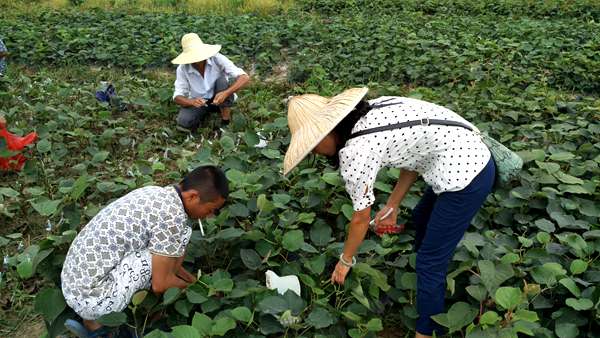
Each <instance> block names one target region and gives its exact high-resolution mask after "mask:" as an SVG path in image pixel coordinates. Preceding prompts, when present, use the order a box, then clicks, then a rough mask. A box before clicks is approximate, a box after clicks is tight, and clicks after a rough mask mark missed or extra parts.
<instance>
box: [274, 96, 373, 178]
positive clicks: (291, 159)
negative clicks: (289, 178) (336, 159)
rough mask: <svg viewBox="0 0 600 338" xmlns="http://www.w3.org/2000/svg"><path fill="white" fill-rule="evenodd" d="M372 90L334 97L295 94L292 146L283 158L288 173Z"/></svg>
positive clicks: (291, 115)
mask: <svg viewBox="0 0 600 338" xmlns="http://www.w3.org/2000/svg"><path fill="white" fill-rule="evenodd" d="M367 91H369V89H368V88H366V87H362V88H351V89H348V90H345V91H344V92H342V93H341V94H338V95H336V96H334V97H332V98H328V97H323V96H319V95H315V94H305V95H300V96H294V97H292V98H291V99H290V101H289V103H288V126H289V127H290V132H291V133H292V138H291V140H290V146H289V147H288V149H287V151H286V153H285V158H284V160H283V174H284V175H287V174H288V173H289V172H290V171H291V170H292V169H294V168H295V167H296V166H297V165H298V163H300V161H302V159H304V158H305V157H306V155H308V153H310V152H311V151H312V150H313V149H314V148H315V147H316V146H317V145H318V144H319V142H321V141H322V140H323V139H324V138H325V136H327V134H329V133H330V132H331V131H332V130H333V129H334V128H335V126H337V125H338V123H340V122H341V121H342V120H343V119H344V117H346V116H348V114H349V113H350V112H351V111H352V109H354V107H356V105H357V104H358V103H359V102H360V100H362V98H363V97H364V96H365V95H366V94H367Z"/></svg>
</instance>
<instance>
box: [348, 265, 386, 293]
mask: <svg viewBox="0 0 600 338" xmlns="http://www.w3.org/2000/svg"><path fill="white" fill-rule="evenodd" d="M352 271H354V272H355V273H357V274H359V275H363V274H364V275H367V276H369V277H371V281H372V283H374V284H375V285H377V287H378V288H380V289H381V290H383V291H388V290H389V289H390V285H389V284H388V283H387V275H386V274H384V273H383V272H381V271H379V270H377V269H375V268H373V267H372V266H370V265H369V264H366V263H358V264H356V265H355V266H354V267H353V268H352Z"/></svg>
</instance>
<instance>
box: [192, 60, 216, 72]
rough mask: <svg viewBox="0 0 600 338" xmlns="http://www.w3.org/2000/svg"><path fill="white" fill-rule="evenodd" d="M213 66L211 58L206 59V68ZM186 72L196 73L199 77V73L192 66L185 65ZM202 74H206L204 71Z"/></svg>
mask: <svg viewBox="0 0 600 338" xmlns="http://www.w3.org/2000/svg"><path fill="white" fill-rule="evenodd" d="M213 64H214V61H213V60H212V57H209V58H208V59H206V67H212V66H213ZM186 67H187V72H188V73H197V74H198V75H200V72H199V71H198V70H197V69H196V68H194V66H192V64H191V63H190V64H187V65H186ZM204 72H205V73H206V69H205V70H204Z"/></svg>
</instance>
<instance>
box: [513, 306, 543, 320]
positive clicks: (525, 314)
mask: <svg viewBox="0 0 600 338" xmlns="http://www.w3.org/2000/svg"><path fill="white" fill-rule="evenodd" d="M513 320H524V321H526V322H532V323H533V322H537V321H539V320H540V318H539V317H538V314H537V312H534V311H529V310H523V309H519V310H517V312H515V316H514V318H513Z"/></svg>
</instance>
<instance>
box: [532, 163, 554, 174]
mask: <svg viewBox="0 0 600 338" xmlns="http://www.w3.org/2000/svg"><path fill="white" fill-rule="evenodd" d="M535 163H536V164H537V166H538V167H539V168H540V169H544V170H546V171H547V172H548V173H549V174H553V173H555V172H557V171H559V170H560V165H559V164H558V163H553V162H541V161H535Z"/></svg>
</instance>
